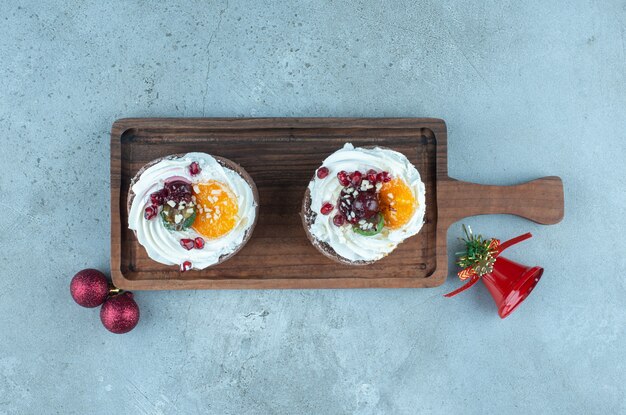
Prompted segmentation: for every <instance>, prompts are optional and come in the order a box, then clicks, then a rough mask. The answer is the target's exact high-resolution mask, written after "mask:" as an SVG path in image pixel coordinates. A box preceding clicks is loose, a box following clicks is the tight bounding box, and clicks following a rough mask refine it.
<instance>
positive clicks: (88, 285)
mask: <svg viewBox="0 0 626 415" xmlns="http://www.w3.org/2000/svg"><path fill="white" fill-rule="evenodd" d="M70 293H71V294H72V298H73V299H74V301H76V302H77V303H78V304H79V305H81V306H83V307H89V308H93V307H98V306H99V305H101V304H102V303H104V301H105V300H106V299H107V296H108V295H109V282H108V281H107V277H106V276H105V275H104V274H103V273H101V272H100V271H98V270H97V269H91V268H88V269H84V270H82V271H78V273H77V274H76V275H74V278H72V282H71V283H70Z"/></svg>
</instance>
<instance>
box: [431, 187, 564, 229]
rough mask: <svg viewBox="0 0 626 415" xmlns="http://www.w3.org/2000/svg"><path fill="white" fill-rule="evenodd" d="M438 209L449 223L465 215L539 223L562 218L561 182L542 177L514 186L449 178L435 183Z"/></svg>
mask: <svg viewBox="0 0 626 415" xmlns="http://www.w3.org/2000/svg"><path fill="white" fill-rule="evenodd" d="M438 186H440V187H439V188H438V190H439V191H441V193H440V194H439V196H438V199H439V200H442V201H443V204H444V206H440V208H439V211H440V212H441V213H442V216H443V217H444V218H443V219H447V220H448V221H449V224H452V223H453V222H456V221H458V220H461V219H463V218H465V217H468V216H476V215H489V214H498V213H505V214H511V215H517V216H521V217H523V218H526V219H529V220H532V221H533V222H537V223H540V224H543V225H552V224H555V223H558V222H560V221H561V219H563V214H564V199H563V181H562V180H561V178H560V177H557V176H548V177H542V178H540V179H537V180H533V181H530V182H527V183H522V184H518V185H515V186H492V185H483V184H477V183H468V182H463V181H460V180H456V179H449V180H445V181H442V182H439V183H438Z"/></svg>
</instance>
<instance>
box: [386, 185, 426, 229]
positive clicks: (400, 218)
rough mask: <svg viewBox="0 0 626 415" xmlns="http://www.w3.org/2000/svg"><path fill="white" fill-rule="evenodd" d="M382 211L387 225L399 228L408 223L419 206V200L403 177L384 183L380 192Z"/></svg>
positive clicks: (391, 227) (390, 227)
mask: <svg viewBox="0 0 626 415" xmlns="http://www.w3.org/2000/svg"><path fill="white" fill-rule="evenodd" d="M378 204H379V206H380V212H381V213H382V214H383V218H384V219H385V226H387V227H388V228H389V229H398V228H400V227H402V226H404V225H406V224H407V223H408V222H409V221H410V220H411V218H412V217H413V213H415V209H416V208H417V201H416V200H415V196H414V195H413V192H412V191H411V188H410V187H409V186H408V185H407V184H406V183H405V182H404V181H403V180H401V179H397V178H396V179H393V180H391V181H390V182H387V183H384V184H383V186H382V187H381V188H380V193H379V194H378Z"/></svg>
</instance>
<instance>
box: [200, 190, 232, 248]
mask: <svg viewBox="0 0 626 415" xmlns="http://www.w3.org/2000/svg"><path fill="white" fill-rule="evenodd" d="M193 193H194V196H195V197H196V204H197V209H198V214H197V216H196V220H195V221H194V222H193V228H194V229H195V230H196V232H198V233H199V234H201V235H202V236H205V237H206V238H209V239H215V238H219V237H220V236H224V235H226V234H227V233H228V232H230V231H231V230H232V229H233V228H234V227H235V225H236V224H237V219H238V217H237V213H238V212H239V205H238V204H237V198H236V197H235V195H234V194H233V192H232V190H231V189H230V187H229V186H228V185H227V184H224V183H221V182H218V181H215V180H210V181H208V182H206V183H198V184H195V185H194V186H193Z"/></svg>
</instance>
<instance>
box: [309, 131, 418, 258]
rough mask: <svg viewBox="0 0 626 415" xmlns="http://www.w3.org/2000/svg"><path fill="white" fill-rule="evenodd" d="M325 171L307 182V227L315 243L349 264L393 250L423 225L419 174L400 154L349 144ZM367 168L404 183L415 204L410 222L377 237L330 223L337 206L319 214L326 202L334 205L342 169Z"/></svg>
mask: <svg viewBox="0 0 626 415" xmlns="http://www.w3.org/2000/svg"><path fill="white" fill-rule="evenodd" d="M322 165H323V166H324V167H326V168H328V171H329V173H328V176H326V177H325V178H324V179H320V178H318V177H317V175H316V176H315V177H314V179H313V180H311V183H309V191H310V194H311V210H312V211H313V212H315V213H317V216H316V218H315V221H314V222H313V224H312V225H311V234H312V235H313V236H315V238H317V239H318V240H319V241H321V242H325V243H327V244H328V245H330V247H331V248H333V249H334V250H335V252H336V253H337V254H338V255H340V256H342V257H344V258H346V259H348V260H350V261H375V260H378V259H381V258H383V257H384V256H386V255H388V254H389V253H391V251H393V250H394V249H395V248H396V247H397V246H398V244H400V243H402V242H403V241H404V240H405V239H406V238H408V237H411V236H413V235H416V234H417V233H418V232H419V231H420V229H421V228H422V225H423V224H424V212H425V211H426V188H425V186H424V183H422V181H421V179H420V175H419V172H418V171H417V169H416V168H415V166H413V165H412V164H411V162H410V161H409V160H408V159H407V158H406V157H405V156H404V155H403V154H401V153H398V152H397V151H393V150H389V149H384V148H379V147H376V148H373V149H365V148H354V146H353V145H352V144H350V143H347V144H345V145H344V147H343V148H342V149H340V150H337V151H336V152H334V153H333V154H331V155H330V156H328V158H326V160H324V163H323V164H322ZM369 169H374V170H376V171H387V172H389V173H390V174H391V175H392V177H397V178H400V179H402V180H404V182H405V183H407V184H408V185H409V187H410V188H411V190H412V191H413V195H414V196H415V199H416V200H417V202H418V206H417V209H416V210H415V213H414V214H413V217H412V218H411V220H410V221H409V222H408V223H407V224H406V225H404V226H402V227H401V228H399V229H393V230H391V229H389V228H387V227H385V228H383V231H382V232H381V233H379V234H377V235H373V236H364V235H360V234H358V233H356V232H354V231H353V230H352V227H351V226H349V225H344V226H341V227H338V226H336V225H335V224H333V217H334V216H335V215H336V214H337V213H338V212H339V211H338V209H337V207H336V206H335V208H334V209H333V211H332V212H331V213H330V214H329V215H322V214H321V213H320V209H321V207H322V205H323V204H324V203H326V202H330V203H332V204H333V205H336V202H337V198H338V197H339V194H340V193H341V189H342V188H343V186H342V185H341V184H340V183H339V180H338V179H337V173H339V172H340V171H342V170H345V171H347V172H353V171H355V170H359V171H361V172H366V171H368V170H369Z"/></svg>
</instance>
